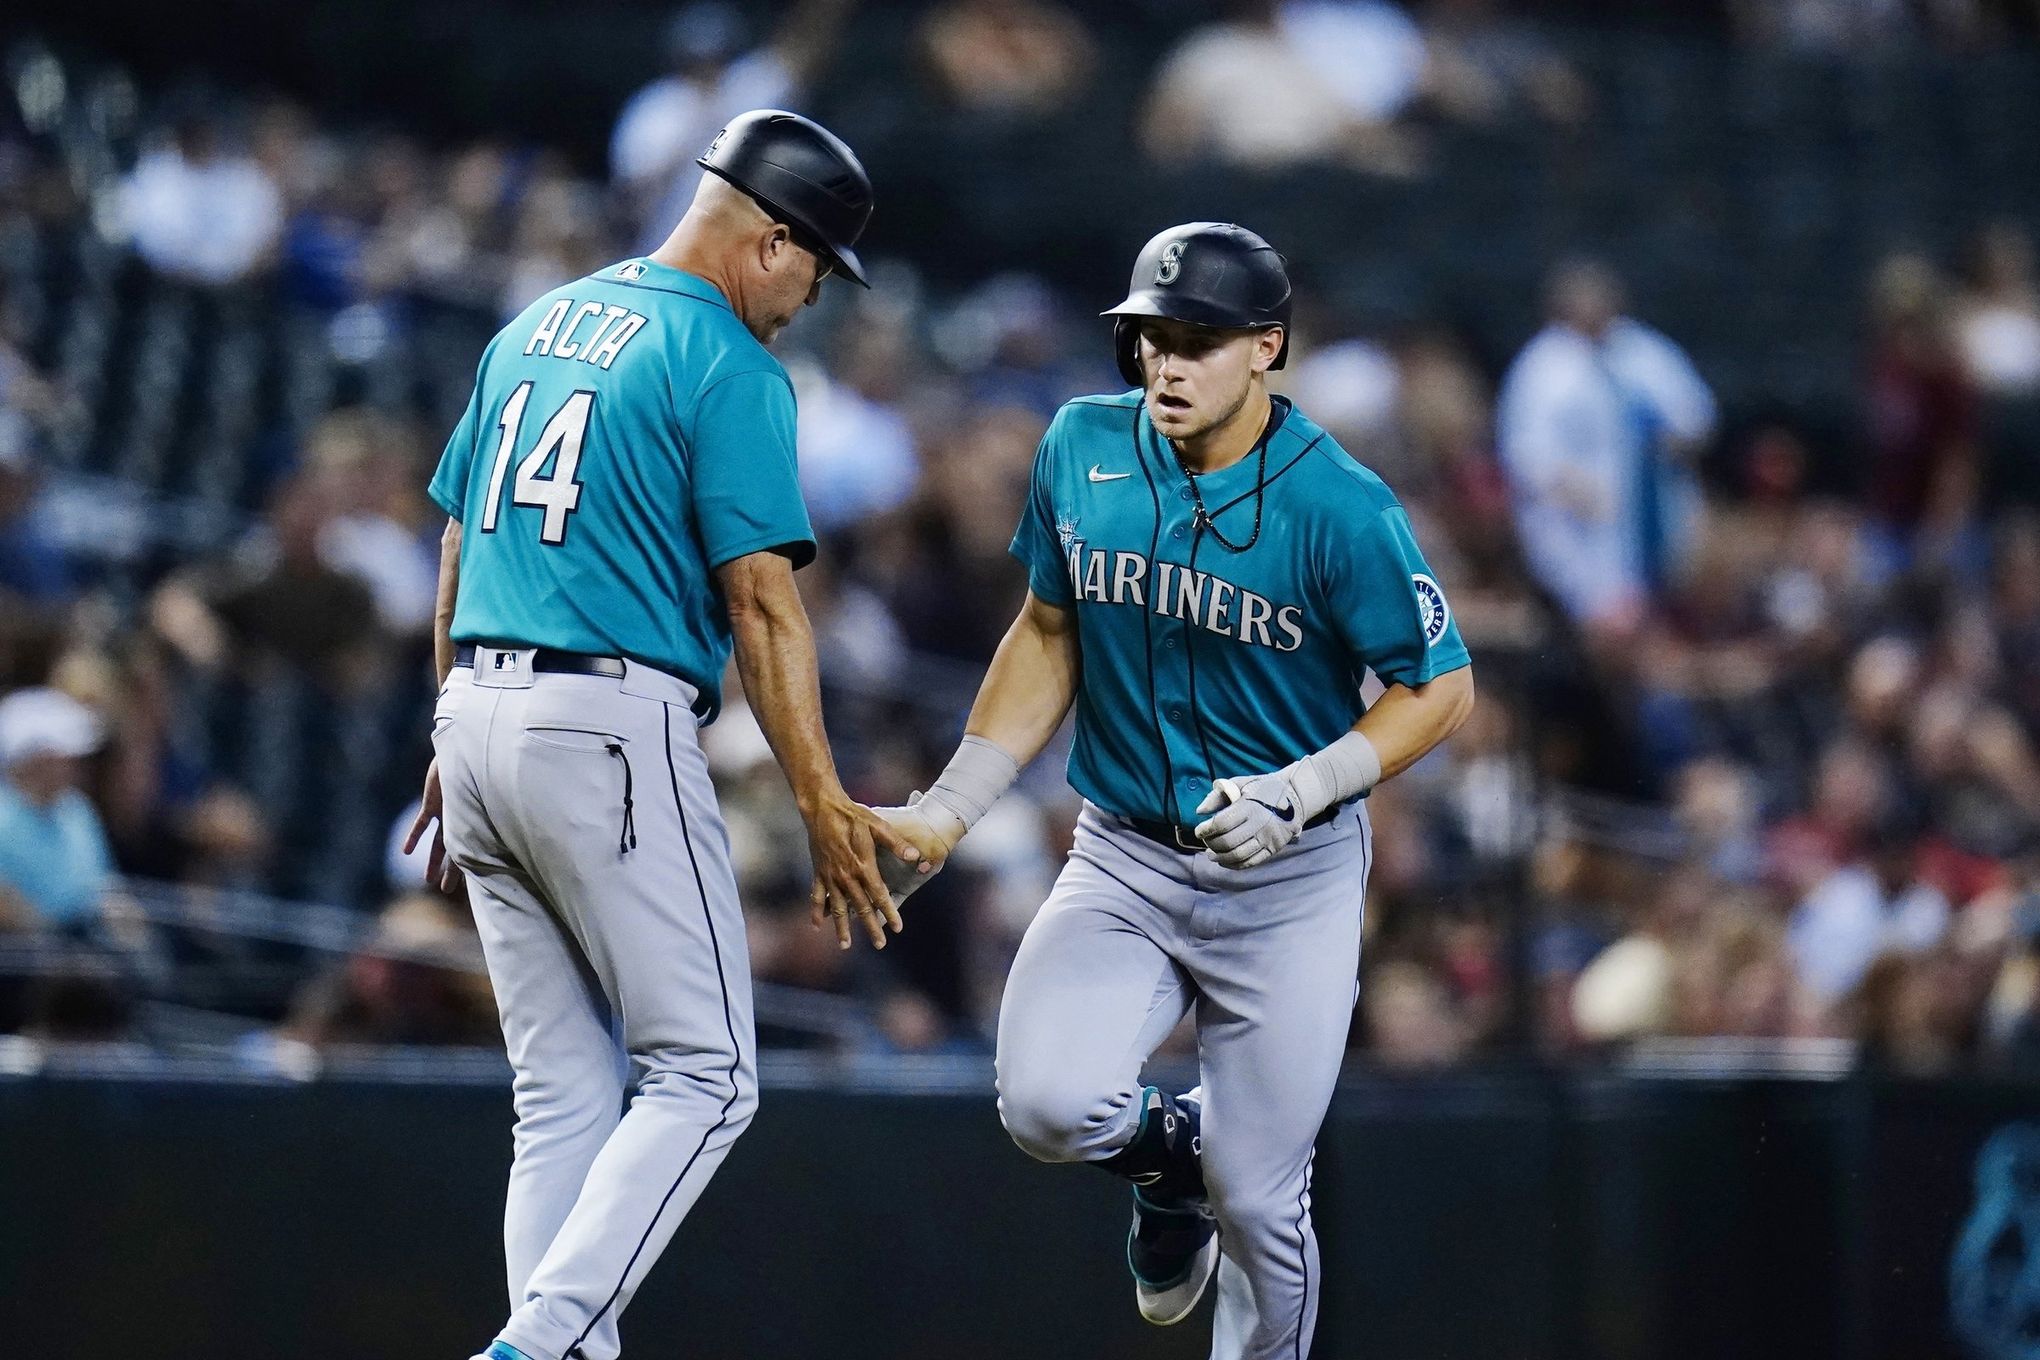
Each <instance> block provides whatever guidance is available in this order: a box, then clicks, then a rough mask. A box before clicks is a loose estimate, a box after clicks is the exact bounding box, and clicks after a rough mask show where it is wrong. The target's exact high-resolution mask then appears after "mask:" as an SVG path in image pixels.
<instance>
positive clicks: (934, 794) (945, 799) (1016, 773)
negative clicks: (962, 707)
mask: <svg viewBox="0 0 2040 1360" xmlns="http://www.w3.org/2000/svg"><path fill="white" fill-rule="evenodd" d="M1081 674H1082V658H1081V655H1080V653H1079V651H1078V649H1077V629H1076V616H1075V614H1074V613H1072V612H1071V611H1070V610H1068V609H1064V608H1060V607H1058V606H1056V605H1052V604H1049V603H1047V602H1046V601H1044V600H1042V599H1041V598H1039V597H1038V596H1035V595H1031V594H1030V595H1029V596H1028V597H1027V603H1026V604H1025V605H1024V606H1023V607H1022V608H1021V610H1020V617H1019V618H1017V619H1015V620H1013V626H1012V627H1011V628H1008V629H1007V630H1006V636H1005V638H1004V639H1003V640H1002V641H1001V642H1000V643H999V650H998V653H997V655H995V656H994V657H993V658H992V665H991V669H990V670H988V671H986V672H985V679H984V683H983V684H982V685H980V686H979V687H978V695H977V702H976V703H974V704H972V705H971V710H970V719H969V721H968V722H966V723H965V724H964V737H963V744H962V745H961V746H959V747H957V750H956V754H955V755H954V756H953V757H951V759H950V761H949V764H948V766H947V767H946V768H945V769H944V770H943V771H942V777H941V778H940V779H938V780H936V781H935V784H934V786H933V787H932V788H930V789H929V790H928V792H927V794H926V796H925V797H924V798H923V799H922V801H921V813H922V815H923V816H924V817H926V818H927V820H928V824H929V826H930V827H932V828H933V829H934V831H935V832H936V834H937V835H939V836H941V837H942V839H943V840H944V841H945V842H947V843H948V844H949V845H952V846H954V845H955V844H956V843H957V842H958V841H960V840H962V839H963V837H964V835H965V834H966V833H967V832H968V831H969V830H970V829H971V827H972V826H974V825H976V824H977V820H978V818H980V817H982V816H984V815H985V814H986V813H987V812H989V811H991V809H992V804H993V803H996V802H997V801H998V800H999V798H1000V797H1001V795H1003V794H1004V793H1005V792H1006V790H1007V789H1009V788H1011V787H1012V784H1013V781H1014V780H1015V779H1018V778H1019V777H1020V771H1021V769H1022V768H1024V767H1025V766H1026V765H1027V764H1028V762H1030V761H1032V760H1033V759H1034V758H1035V757H1036V756H1038V755H1040V754H1041V748H1042V747H1044V746H1046V745H1048V739H1049V738H1050V737H1052V736H1054V735H1055V729H1056V728H1058V727H1060V726H1062V720H1063V715H1064V714H1066V713H1068V712H1069V711H1070V704H1071V702H1072V701H1073V700H1074V699H1075V698H1076V693H1077V682H1078V680H1079V678H1080V677H1081Z"/></svg>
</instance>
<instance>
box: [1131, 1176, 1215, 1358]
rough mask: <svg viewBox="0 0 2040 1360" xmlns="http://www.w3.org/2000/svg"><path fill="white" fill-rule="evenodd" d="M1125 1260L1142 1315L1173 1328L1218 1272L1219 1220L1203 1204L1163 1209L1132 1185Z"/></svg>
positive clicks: (1195, 1304)
mask: <svg viewBox="0 0 2040 1360" xmlns="http://www.w3.org/2000/svg"><path fill="white" fill-rule="evenodd" d="M1126 1264H1127V1268H1128V1269H1130V1270H1131V1271H1132V1272H1133V1299H1134V1303H1135V1304H1137V1305H1138V1306H1139V1308H1140V1315H1141V1316H1142V1317H1144V1318H1146V1319H1147V1320H1148V1321H1149V1322H1152V1323H1154V1324H1155V1325H1156V1326H1157V1327H1168V1326H1172V1325H1173V1324H1175V1323H1178V1322H1181V1321H1182V1320H1183V1319H1184V1318H1186V1317H1188V1316H1190V1313H1191V1310H1192V1309H1194V1308H1196V1307H1197V1301H1198V1300H1199V1299H1201V1298H1203V1297H1204V1290H1205V1288H1206V1287H1207V1286H1208V1285H1210V1283H1211V1277H1212V1276H1213V1275H1215V1274H1217V1273H1218V1224H1217V1223H1216V1222H1214V1221H1213V1220H1212V1217H1211V1211H1210V1210H1209V1209H1208V1208H1206V1207H1205V1206H1204V1205H1203V1204H1201V1203H1190V1204H1184V1205H1181V1206H1180V1207H1178V1206H1170V1207H1164V1206H1161V1205H1157V1204H1153V1203H1151V1202H1149V1200H1148V1199H1147V1197H1146V1196H1144V1195H1143V1194H1141V1192H1140V1191H1139V1190H1138V1189H1135V1190H1134V1192H1133V1230H1132V1231H1131V1232H1129V1233H1128V1234H1127V1236H1126Z"/></svg>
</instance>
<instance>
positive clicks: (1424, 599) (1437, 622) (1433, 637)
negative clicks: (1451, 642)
mask: <svg viewBox="0 0 2040 1360" xmlns="http://www.w3.org/2000/svg"><path fill="white" fill-rule="evenodd" d="M1410 584H1411V585H1412V586H1415V587H1416V591H1417V608H1418V610H1419V611H1420V613H1421V614H1422V617H1423V621H1424V646H1425V647H1427V648H1429V647H1435V646H1437V645H1438V641H1439V639H1441V638H1443V637H1444V636H1445V629H1446V626H1447V625H1449V624H1450V623H1451V622H1452V606H1451V605H1449V604H1447V603H1445V592H1444V591H1442V590H1440V589H1439V588H1438V583H1437V582H1436V581H1434V580H1432V579H1431V578H1430V577H1428V576H1426V575H1424V574H1423V573H1422V572H1416V573H1414V574H1413V575H1411V577H1410Z"/></svg>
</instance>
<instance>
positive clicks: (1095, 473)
mask: <svg viewBox="0 0 2040 1360" xmlns="http://www.w3.org/2000/svg"><path fill="white" fill-rule="evenodd" d="M1132 475H1133V474H1132V473H1131V472H1100V471H1099V470H1098V465H1097V464H1096V463H1093V464H1091V480H1092V481H1094V482H1117V481H1121V480H1123V479H1125V478H1127V477H1131V476H1132Z"/></svg>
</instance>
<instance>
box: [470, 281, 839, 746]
mask: <svg viewBox="0 0 2040 1360" xmlns="http://www.w3.org/2000/svg"><path fill="white" fill-rule="evenodd" d="M431 490H432V499H433V500H435V501H437V502H438V503H439V505H440V507H441V508H442V509H444V510H445V511H446V513H447V514H449V515H452V516H453V517H454V518H455V519H457V520H459V521H460V522H461V528H462V534H461V550H460V594H459V597H458V600H457V602H456V605H455V609H454V616H453V637H454V639H455V641H459V642H485V643H496V644H501V645H521V646H529V647H552V648H557V649H559V650H562V651H569V652H583V653H588V654H591V655H595V656H622V657H629V658H631V659H632V660H635V661H640V662H643V663H644V664H646V665H649V666H655V667H657V668H659V669H660V670H664V671H669V672H671V673H673V674H675V675H678V676H680V677H682V678H683V679H685V680H687V681H688V682H690V683H691V684H693V685H694V686H695V687H696V688H697V689H698V690H699V691H700V693H701V700H700V702H699V704H698V705H697V707H698V709H699V710H700V712H701V713H702V714H703V716H704V717H706V718H712V717H713V716H714V715H715V712H716V710H717V708H718V707H719V704H720V692H721V681H722V675H723V668H724V666H725V665H726V664H727V662H728V660H729V655H730V626H729V616H728V613H727V611H726V610H725V608H724V605H723V599H722V594H721V591H720V590H719V589H717V586H716V583H715V577H714V575H713V573H714V571H715V569H716V568H717V567H719V566H721V565H723V564H724V563H726V562H729V561H731V560H732V559H734V558H738V557H742V556H744V555H745V554H747V553H753V552H758V551H761V550H764V549H779V550H781V551H783V552H786V553H787V554H788V555H789V556H791V557H792V558H793V561H794V565H795V566H796V567H798V566H804V565H806V563H807V562H808V561H810V560H812V559H813V557H814V551H815V544H814V531H813V530H812V529H811V528H810V527H809V524H808V516H807V508H806V506H805V505H804V504H803V503H802V500H801V495H800V484H799V481H798V477H797V474H796V470H795V465H794V400H793V387H792V384H791V383H789V382H788V381H787V377H786V370H785V369H783V368H782V367H780V365H779V361H778V360H776V359H774V358H773V357H772V355H771V354H770V353H768V352H767V351H766V349H765V347H764V346H763V345H761V344H759V343H758V342H757V340H755V339H753V338H752V336H751V333H750V332H749V331H747V330H745V329H744V324H743V322H742V321H741V320H739V319H738V317H737V315H736V313H735V312H734V311H732V310H731V308H730V305H729V303H728V301H726V300H725V299H724V297H723V295H722V294H721V293H720V292H718V291H717V290H716V289H715V287H713V286H712V285H711V284H709V283H707V282H705V281H703V280H702V279H699V278H696V277H695V276H694V275H692V274H688V273H684V272H682V271H681V270H678V269H672V268H669V267H668V266H666V265H662V264H658V263H655V262H653V261H651V260H643V259H639V260H626V261H624V262H623V263H622V264H619V265H614V266H612V267H610V268H608V269H604V270H601V271H599V272H597V273H594V274H590V275H589V276H588V277H587V278H584V279H580V280H578V281H576V282H574V283H570V284H567V285H566V286H565V287H562V288H556V289H554V290H553V291H552V292H550V293H548V294H546V295H545V296H544V297H542V298H540V299H539V300H538V301H536V302H534V303H532V304H531V306H530V307H528V308H526V309H525V311H524V312H523V314H522V315H520V316H519V317H518V318H517V319H516V320H515V321H512V322H511V323H510V324H509V325H508V326H506V327H504V329H503V330H502V331H501V332H500V333H499V334H498V335H497V336H496V338H495V339H494V340H493V341H491V342H490V344H489V347H488V349H487V350H486V351H485V352H484V353H483V355H482V363H481V369H480V372H479V373H478V374H477V376H476V379H475V393H474V397H473V399H472V400H471V401H469V403H468V409H467V414H466V415H465V416H464V417H462V419H461V422H460V426H459V428H457V429H456V430H455V431H454V432H453V437H452V438H451V439H449V440H448V441H447V445H446V452H445V454H444V455H443V456H442V457H441V458H440V461H439V470H438V472H437V473H436V474H434V476H433V478H432V488H431Z"/></svg>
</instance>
